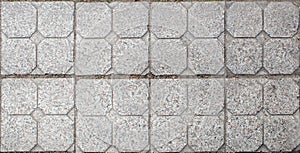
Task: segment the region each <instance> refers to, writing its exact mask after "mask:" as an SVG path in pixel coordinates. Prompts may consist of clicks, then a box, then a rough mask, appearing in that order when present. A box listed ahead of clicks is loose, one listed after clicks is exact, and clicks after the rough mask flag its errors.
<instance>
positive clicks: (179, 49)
mask: <svg viewBox="0 0 300 153" xmlns="http://www.w3.org/2000/svg"><path fill="white" fill-rule="evenodd" d="M150 54H151V68H152V69H151V72H152V73H153V74H155V75H171V74H175V75H179V74H181V73H182V72H183V70H184V69H185V68H186V66H187V47H186V46H185V45H184V44H183V43H182V41H180V40H178V39H160V40H157V41H156V42H155V43H154V44H153V45H152V46H151V51H150Z"/></svg>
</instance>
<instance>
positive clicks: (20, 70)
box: [1, 39, 36, 74]
mask: <svg viewBox="0 0 300 153" xmlns="http://www.w3.org/2000/svg"><path fill="white" fill-rule="evenodd" d="M1 58H2V59H1V67H2V69H1V74H29V73H31V71H32V70H33V69H34V68H35V67H36V46H35V45H34V43H32V42H31V41H30V40H29V39H7V40H6V41H2V43H1Z"/></svg>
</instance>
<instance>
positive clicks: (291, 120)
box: [264, 112, 300, 151]
mask: <svg viewBox="0 0 300 153" xmlns="http://www.w3.org/2000/svg"><path fill="white" fill-rule="evenodd" d="M299 122H300V120H299V112H298V113H296V114H295V116H269V117H268V118H266V119H265V123H264V143H265V145H266V146H267V147H268V148H269V149H270V150H271V151H279V150H280V151H291V150H292V149H294V148H296V146H297V145H299V144H300V132H299V130H300V126H299Z"/></svg>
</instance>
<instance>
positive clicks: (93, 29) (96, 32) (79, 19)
mask: <svg viewBox="0 0 300 153" xmlns="http://www.w3.org/2000/svg"><path fill="white" fill-rule="evenodd" d="M111 16H112V15H111V10H110V8H109V7H108V6H107V3H76V32H77V33H79V34H80V35H81V36H82V37H84V38H103V37H105V36H106V35H107V34H108V33H109V32H110V31H111V29H112V28H111Z"/></svg>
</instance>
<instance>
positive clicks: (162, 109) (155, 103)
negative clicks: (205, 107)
mask: <svg viewBox="0 0 300 153" xmlns="http://www.w3.org/2000/svg"><path fill="white" fill-rule="evenodd" d="M150 102H151V106H152V109H153V111H154V112H155V113H156V114H158V115H180V114H181V113H183V112H184V111H185V109H186V108H187V85H186V82H185V81H183V80H173V79H160V80H151V100H150Z"/></svg>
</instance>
